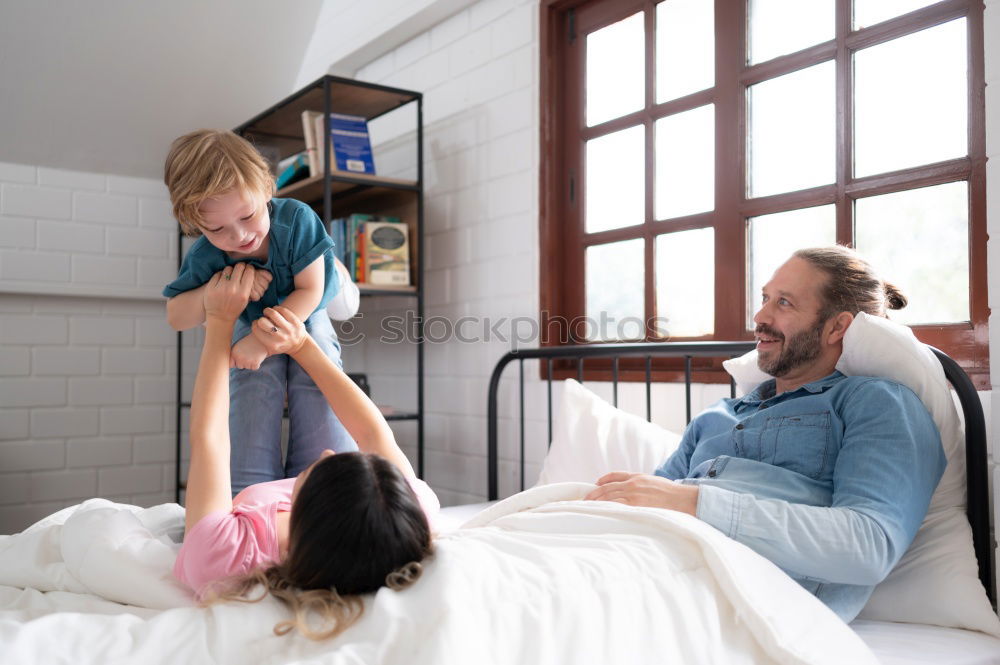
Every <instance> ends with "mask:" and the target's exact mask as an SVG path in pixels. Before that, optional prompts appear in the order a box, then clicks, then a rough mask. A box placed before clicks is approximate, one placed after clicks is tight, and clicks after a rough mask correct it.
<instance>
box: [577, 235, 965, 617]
mask: <svg viewBox="0 0 1000 665" xmlns="http://www.w3.org/2000/svg"><path fill="white" fill-rule="evenodd" d="M905 305H906V298H905V297H903V296H902V294H900V293H899V291H898V290H897V289H896V288H895V287H893V286H892V285H891V284H886V283H885V282H882V281H881V280H879V279H878V278H877V277H875V275H874V273H873V272H872V270H871V267H870V266H869V265H868V264H867V263H866V262H865V261H864V260H862V259H861V258H860V257H858V255H857V254H855V253H854V252H853V251H852V250H849V249H847V248H844V247H830V248H818V249H809V250H800V251H798V252H796V253H795V254H794V255H793V256H792V258H791V259H789V260H788V261H787V262H786V263H785V264H784V265H782V266H781V267H780V268H779V269H778V270H777V272H775V273H774V276H773V277H772V278H771V281H770V282H768V283H767V284H766V285H765V286H764V288H763V293H762V301H761V307H760V310H759V311H758V312H757V314H756V315H755V316H754V322H755V323H756V330H755V336H756V339H757V354H758V365H759V366H760V368H761V369H762V370H763V371H764V372H766V373H768V374H770V375H772V376H773V377H774V378H773V379H771V380H768V381H765V382H764V383H762V384H760V385H759V386H758V387H757V388H756V389H755V390H753V391H752V392H751V393H750V394H748V395H746V396H744V397H742V398H739V399H725V400H722V401H720V402H719V403H718V404H716V405H715V406H713V407H711V408H709V409H708V410H706V411H704V412H703V413H701V414H699V415H698V417H696V418H695V419H694V420H693V421H692V422H691V424H690V425H689V426H688V428H687V430H686V431H685V433H684V437H683V439H682V440H681V443H680V446H679V448H678V450H677V451H676V452H675V453H674V454H673V455H672V456H671V457H670V458H669V459H668V460H667V461H666V462H665V463H664V464H663V465H662V466H661V467H660V468H658V469H657V470H656V475H647V474H629V473H624V472H615V473H610V474H607V475H605V476H604V477H602V478H600V479H599V480H598V481H597V484H598V486H599V487H598V488H597V489H596V490H594V491H593V492H591V493H590V494H589V495H588V496H587V498H588V499H594V500H604V501H618V502H621V503H626V504H629V505H636V506H654V507H660V508H669V509H672V510H678V511H682V512H686V513H689V514H691V515H694V516H696V517H698V518H699V519H701V520H704V521H705V522H707V523H709V524H711V525H712V526H714V527H716V528H717V529H719V530H720V531H722V532H723V533H725V534H726V535H728V536H730V537H731V538H733V539H735V540H738V541H740V542H742V543H744V544H745V545H747V546H748V547H750V548H752V549H753V550H755V551H756V552H758V553H759V554H761V555H762V556H764V557H767V558H768V559H770V560H771V561H772V562H774V563H775V564H776V565H778V566H779V567H780V568H782V569H783V570H784V571H785V572H786V573H788V574H789V575H790V576H791V577H792V578H793V579H795V580H796V581H797V582H798V583H799V584H801V585H802V586H803V587H805V588H806V589H807V590H809V591H810V592H812V593H813V594H814V595H815V596H816V597H817V598H819V599H820V600H821V601H823V602H824V603H826V604H827V606H829V607H830V608H831V609H832V610H834V611H835V612H836V613H837V614H838V615H839V616H840V617H841V618H842V619H844V621H851V620H852V619H853V618H854V617H855V616H857V614H858V612H860V611H861V608H862V607H864V605H865V602H866V601H867V600H868V597H869V596H870V595H871V592H872V589H873V588H874V586H875V585H876V584H878V583H879V582H880V581H881V580H883V579H884V578H885V576H886V575H888V574H889V571H890V570H892V568H893V566H895V564H896V562H897V561H899V558H900V557H901V556H902V555H903V553H904V552H905V551H906V549H907V547H908V546H909V544H910V542H911V541H912V540H913V536H914V535H915V534H916V532H917V529H918V528H919V526H920V523H921V521H922V520H923V518H924V515H925V514H926V512H927V506H928V504H929V503H930V498H931V494H932V493H933V491H934V488H935V487H936V486H937V483H938V481H939V480H940V478H941V474H942V473H943V472H944V467H945V457H944V452H943V450H942V447H941V439H940V435H939V434H938V431H937V428H936V427H935V425H934V422H933V420H931V417H930V414H928V413H927V410H926V408H924V406H923V404H922V403H921V402H920V400H919V399H918V398H917V396H916V395H915V394H913V392H912V391H910V390H909V389H908V388H906V387H905V386H902V385H900V384H898V383H895V382H892V381H888V380H885V379H878V378H872V377H859V376H854V377H847V376H844V375H843V374H841V373H840V372H838V371H836V370H835V366H836V364H837V360H838V359H839V358H840V354H841V352H842V350H843V339H844V333H845V332H846V331H847V328H848V326H850V325H851V322H852V321H853V320H854V315H855V314H857V313H858V312H859V311H865V312H867V313H869V314H872V315H876V316H885V310H886V308H887V307H888V308H889V309H899V308H901V307H904V306H905Z"/></svg>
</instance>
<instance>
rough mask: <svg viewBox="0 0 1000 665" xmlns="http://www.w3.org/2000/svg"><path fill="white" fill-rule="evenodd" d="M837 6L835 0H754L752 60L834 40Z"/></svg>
mask: <svg viewBox="0 0 1000 665" xmlns="http://www.w3.org/2000/svg"><path fill="white" fill-rule="evenodd" d="M833 8H834V1H833V0H750V38H749V49H750V62H751V63H754V64H756V63H758V62H764V61H765V60H770V59H771V58H776V57H778V56H779V55H785V54H787V53H794V52H796V51H801V50H802V49H804V48H808V47H810V46H815V45H816V44H822V43H823V42H826V41H829V40H831V39H833V37H834V13H833Z"/></svg>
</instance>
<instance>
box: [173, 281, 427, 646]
mask: <svg viewBox="0 0 1000 665" xmlns="http://www.w3.org/2000/svg"><path fill="white" fill-rule="evenodd" d="M253 273H254V269H253V267H252V266H250V265H249V264H247V263H240V264H237V265H236V266H227V267H226V268H225V269H224V270H222V271H220V272H218V273H216V274H215V275H214V276H213V277H212V279H211V280H210V281H209V283H208V286H207V288H206V289H205V292H204V302H205V315H206V317H205V318H206V332H205V345H204V348H203V350H202V354H201V361H200V363H199V365H198V375H197V378H196V379H195V385H194V394H193V396H192V400H191V425H190V443H191V463H190V468H189V471H188V481H187V496H186V502H185V504H186V505H185V527H186V535H185V539H184V544H183V546H182V547H181V551H180V553H179V554H178V556H177V562H176V564H175V565H174V575H175V576H176V577H177V578H178V579H179V580H181V581H182V582H183V583H185V584H187V585H188V586H190V587H191V588H192V589H194V590H195V592H196V593H197V595H198V597H199V599H201V600H202V601H207V602H214V601H217V600H230V599H243V596H244V595H245V594H246V593H247V592H248V591H250V590H251V589H252V588H253V587H255V586H256V585H257V584H262V585H263V586H264V588H265V590H266V592H265V593H264V594H262V595H261V596H260V597H258V598H254V599H253V600H252V601H249V602H256V601H258V600H261V599H262V598H263V597H264V596H266V595H267V592H269V593H270V594H271V595H274V596H275V597H277V598H279V599H280V600H282V601H283V602H285V603H286V604H287V605H289V606H290V607H291V608H292V610H293V611H294V612H295V619H294V620H290V621H285V622H282V623H280V624H278V625H277V626H275V632H276V633H277V634H279V635H280V634H284V633H287V632H288V631H289V630H291V629H292V628H298V629H299V631H300V632H302V633H303V634H304V635H306V636H307V637H310V638H313V639H323V638H325V637H330V636H332V635H335V634H337V633H338V632H340V631H341V630H343V629H344V628H346V627H347V626H348V625H350V624H351V623H352V622H353V621H354V620H356V619H357V618H358V616H360V613H361V609H362V604H361V601H360V599H359V598H357V597H356V594H362V593H368V592H372V591H376V590H377V589H379V588H380V587H382V586H384V585H387V586H390V587H392V588H397V589H398V588H402V587H404V586H407V585H408V584H410V583H412V582H413V581H414V580H415V579H416V578H417V577H419V575H420V570H421V568H420V561H421V560H422V559H423V558H424V557H426V556H427V555H428V554H430V552H431V530H430V526H429V523H428V515H430V516H433V515H434V514H435V513H436V511H437V510H438V501H437V497H435V496H434V493H433V492H432V491H431V489H430V488H429V487H428V486H427V485H426V484H425V483H423V482H422V481H421V480H418V479H417V478H416V476H415V475H414V473H413V468H412V467H411V466H410V463H409V461H408V460H407V459H406V457H405V456H404V455H403V453H402V451H401V450H400V449H399V447H398V446H397V445H396V442H395V439H394V438H393V434H392V430H390V429H389V426H388V424H387V423H386V422H385V419H384V418H382V416H381V414H380V413H379V411H378V408H377V407H376V406H375V405H374V404H373V403H372V402H371V401H370V400H369V399H368V398H367V397H366V396H365V394H364V393H363V392H362V391H361V390H360V389H359V388H358V387H357V386H356V385H354V383H353V381H351V379H350V378H348V377H347V375H346V374H344V372H343V371H342V370H340V369H339V368H338V367H337V366H336V365H335V364H334V363H333V362H331V361H330V360H329V359H328V358H327V357H326V356H325V355H324V354H323V352H322V351H321V350H320V349H319V347H318V346H317V345H316V343H315V342H314V341H313V340H312V338H310V337H309V335H308V334H307V333H306V332H305V329H304V326H303V324H302V322H301V321H300V320H299V319H298V318H297V317H296V316H295V314H294V313H293V312H291V311H290V310H289V309H287V308H284V307H280V306H279V307H275V308H273V309H270V308H269V309H266V310H265V311H264V314H265V316H264V317H262V318H260V319H258V320H257V321H256V323H255V325H254V326H253V332H252V334H253V335H254V337H255V338H256V339H257V340H258V341H259V342H260V343H261V344H262V345H263V346H264V347H265V348H266V349H267V352H268V353H269V354H276V353H287V354H288V355H290V356H292V357H293V358H295V360H296V361H297V362H298V363H299V364H300V365H301V366H302V367H303V368H305V370H306V371H307V372H308V373H309V376H310V377H311V378H312V379H313V380H314V381H315V382H316V385H317V386H318V387H319V388H320V390H321V391H322V393H323V395H324V397H326V399H327V401H328V402H329V404H330V406H331V408H333V410H334V412H335V413H336V415H337V418H338V419H340V421H341V422H342V423H343V424H344V426H345V427H346V428H347V431H348V432H349V433H350V434H351V436H352V437H353V438H354V439H355V441H357V443H358V447H359V449H360V450H361V452H357V453H343V454H337V455H335V454H333V453H332V452H331V451H329V450H327V451H324V452H323V454H321V455H320V458H319V459H318V460H316V461H315V462H314V463H313V464H312V465H311V466H309V467H307V468H306V469H305V470H304V471H303V472H302V473H300V474H299V475H298V476H297V477H295V478H288V479H285V480H277V481H273V482H268V483H260V484H257V485H251V486H250V487H247V488H246V489H245V490H243V491H242V492H240V493H239V494H237V495H236V497H232V493H231V482H230V474H229V446H230V440H229V347H230V341H231V339H232V332H233V326H234V324H235V321H236V319H237V317H238V316H239V314H240V312H242V311H243V309H244V308H245V307H246V304H247V300H248V298H249V295H250V291H251V288H252V287H253V284H254V274H253ZM231 497H232V498H231ZM310 610H313V611H316V612H318V613H319V614H321V615H322V617H323V618H324V619H325V622H326V624H328V625H329V624H332V626H330V627H328V628H327V629H325V630H313V629H311V628H310V627H309V624H308V623H307V621H306V619H307V616H306V615H307V614H308V612H309V611H310Z"/></svg>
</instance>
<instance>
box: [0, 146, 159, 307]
mask: <svg viewBox="0 0 1000 665" xmlns="http://www.w3.org/2000/svg"><path fill="white" fill-rule="evenodd" d="M0 224H2V226H3V231H4V232H3V233H2V234H0V236H2V237H0V293H29V294H35V293H47V294H54V295H66V294H72V295H78V296H90V295H95V294H96V295H101V296H111V297H126V298H143V299H150V298H157V297H159V291H160V288H162V285H163V284H165V283H166V282H167V281H169V279H170V278H171V277H172V276H173V275H174V274H175V271H176V256H177V238H176V222H174V220H173V217H172V215H171V213H170V205H169V201H168V200H167V198H166V189H165V188H164V186H163V185H162V184H160V183H159V182H157V181H155V180H143V179H137V178H124V177H119V176H106V175H102V174H96V173H81V172H76V171H60V170H57V169H48V168H35V167H32V166H24V165H19V164H0Z"/></svg>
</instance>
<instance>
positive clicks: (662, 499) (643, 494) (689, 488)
mask: <svg viewBox="0 0 1000 665" xmlns="http://www.w3.org/2000/svg"><path fill="white" fill-rule="evenodd" d="M597 485H598V487H597V489H595V490H594V491H592V492H591V493H590V494H588V495H587V496H585V497H584V499H586V500H588V501H614V502H616V503H624V504H626V505H629V506H648V507H651V508H668V509H670V510H676V511H679V512H682V513H687V514H688V515H694V516H695V517H697V516H698V486H697V485H682V484H680V483H675V482H674V481H672V480H667V479H666V478H661V477H659V476H651V475H649V474H647V473H627V472H625V471H613V472H612V473H608V474H605V475H603V476H601V477H600V478H599V479H598V480H597Z"/></svg>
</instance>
